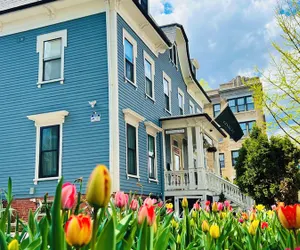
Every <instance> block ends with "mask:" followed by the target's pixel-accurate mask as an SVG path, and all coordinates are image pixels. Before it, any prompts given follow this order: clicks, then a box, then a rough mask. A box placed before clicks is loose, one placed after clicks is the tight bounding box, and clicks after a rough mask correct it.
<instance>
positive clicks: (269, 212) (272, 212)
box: [267, 210, 274, 218]
mask: <svg viewBox="0 0 300 250" xmlns="http://www.w3.org/2000/svg"><path fill="white" fill-rule="evenodd" d="M267 214H268V216H269V218H272V217H273V215H274V211H272V210H268V212H267Z"/></svg>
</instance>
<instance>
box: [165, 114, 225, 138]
mask: <svg viewBox="0 0 300 250" xmlns="http://www.w3.org/2000/svg"><path fill="white" fill-rule="evenodd" d="M160 121H161V125H162V128H163V129H177V128H185V127H196V126H200V127H201V128H202V129H203V130H204V131H205V132H206V133H207V134H212V135H214V136H215V137H217V138H218V139H221V138H225V137H227V135H226V134H225V133H224V131H223V130H222V129H221V128H220V127H219V125H218V124H217V123H216V122H215V121H214V120H213V119H212V118H211V117H210V116H209V115H208V114H207V113H201V114H192V115H179V116H169V117H162V118H160Z"/></svg>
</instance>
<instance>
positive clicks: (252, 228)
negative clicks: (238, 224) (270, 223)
mask: <svg viewBox="0 0 300 250" xmlns="http://www.w3.org/2000/svg"><path fill="white" fill-rule="evenodd" d="M258 225H259V220H254V221H252V222H251V224H250V227H249V229H248V231H249V233H250V234H252V235H255V233H256V229H257V227H258Z"/></svg>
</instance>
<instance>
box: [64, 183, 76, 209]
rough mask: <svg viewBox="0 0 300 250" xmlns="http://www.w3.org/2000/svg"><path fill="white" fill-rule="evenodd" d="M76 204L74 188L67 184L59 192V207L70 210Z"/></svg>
mask: <svg viewBox="0 0 300 250" xmlns="http://www.w3.org/2000/svg"><path fill="white" fill-rule="evenodd" d="M75 202H76V186H75V185H73V184H71V183H69V182H67V183H65V184H64V185H63V186H62V190H61V207H62V208H63V209H71V208H72V207H73V206H74V204H75Z"/></svg>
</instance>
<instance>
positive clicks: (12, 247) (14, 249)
mask: <svg viewBox="0 0 300 250" xmlns="http://www.w3.org/2000/svg"><path fill="white" fill-rule="evenodd" d="M8 250H19V242H18V241H17V240H16V239H14V240H12V241H11V242H10V243H9V245H8Z"/></svg>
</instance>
